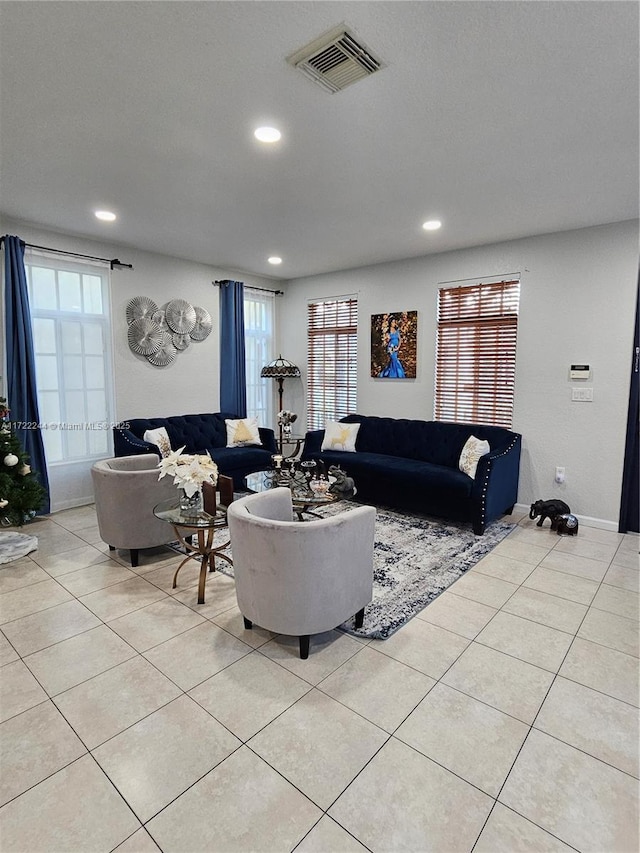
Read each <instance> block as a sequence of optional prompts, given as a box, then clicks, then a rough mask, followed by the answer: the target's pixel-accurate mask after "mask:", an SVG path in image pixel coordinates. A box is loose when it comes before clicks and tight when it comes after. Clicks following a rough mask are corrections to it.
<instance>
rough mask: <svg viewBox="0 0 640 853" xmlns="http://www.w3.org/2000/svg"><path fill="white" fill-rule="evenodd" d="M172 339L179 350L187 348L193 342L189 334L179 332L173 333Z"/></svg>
mask: <svg viewBox="0 0 640 853" xmlns="http://www.w3.org/2000/svg"><path fill="white" fill-rule="evenodd" d="M171 339H172V341H173V345H174V347H175V348H176V349H179V350H185V349H186V348H187V347H188V346H189V345H190V343H191V337H190V336H189V335H179V334H178V333H177V332H174V333H173V335H171Z"/></svg>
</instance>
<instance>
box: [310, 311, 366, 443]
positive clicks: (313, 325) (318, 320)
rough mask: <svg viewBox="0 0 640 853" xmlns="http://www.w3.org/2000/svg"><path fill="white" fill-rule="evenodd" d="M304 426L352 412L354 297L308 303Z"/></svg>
mask: <svg viewBox="0 0 640 853" xmlns="http://www.w3.org/2000/svg"><path fill="white" fill-rule="evenodd" d="M308 336H309V337H308V354H307V369H308V381H307V425H308V428H309V429H322V428H323V427H324V425H325V423H326V421H327V420H337V419H338V418H342V417H344V416H345V415H348V414H351V413H353V412H355V411H356V394H357V382H358V364H357V347H358V300H357V299H352V298H342V299H330V300H326V301H322V302H311V303H309V315H308Z"/></svg>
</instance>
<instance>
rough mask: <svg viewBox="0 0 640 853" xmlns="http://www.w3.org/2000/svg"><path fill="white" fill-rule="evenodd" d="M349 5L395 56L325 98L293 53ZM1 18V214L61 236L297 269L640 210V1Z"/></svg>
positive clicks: (139, 7) (33, 12) (286, 272)
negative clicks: (109, 217)
mask: <svg viewBox="0 0 640 853" xmlns="http://www.w3.org/2000/svg"><path fill="white" fill-rule="evenodd" d="M342 22H345V23H346V24H347V25H348V26H349V27H350V28H351V29H352V30H353V31H354V32H355V34H356V36H357V37H359V39H360V40H361V41H362V42H363V43H364V44H365V45H366V46H367V47H368V48H369V49H370V50H371V51H372V52H374V53H375V54H377V55H379V56H380V58H381V59H382V60H383V62H384V63H385V64H386V67H385V68H383V69H382V70H381V71H379V72H377V73H376V74H374V75H373V76H372V77H370V78H368V79H365V80H363V81H360V82H358V83H356V84H354V85H352V86H350V87H349V88H347V89H345V90H344V91H342V92H339V93H337V94H330V93H328V92H326V91H324V90H323V89H321V88H320V87H319V86H317V85H316V84H314V83H313V82H311V81H310V80H309V79H307V78H306V77H304V76H303V75H302V74H300V73H299V72H297V71H295V70H294V69H292V68H291V67H290V66H289V65H288V64H287V63H286V61H285V59H286V57H287V56H288V55H289V54H291V53H292V52H294V51H295V50H297V49H298V48H300V47H302V46H303V45H305V44H306V43H307V42H309V41H311V40H312V39H314V38H316V37H317V36H319V35H321V34H322V33H324V32H325V31H327V30H329V29H331V28H333V27H334V26H335V25H337V24H340V23H342ZM0 33H1V34H0V39H1V40H0V56H1V62H2V64H1V68H0V70H1V77H0V84H1V88H0V95H1V101H0V144H1V148H0V155H1V161H0V164H1V168H2V174H1V181H2V182H1V185H0V211H1V212H2V213H4V214H6V215H8V216H10V217H15V218H18V219H22V220H26V221H29V222H34V223H38V224H40V225H43V226H46V227H48V228H53V229H56V230H59V231H62V232H70V233H74V234H81V235H87V236H90V237H92V238H99V239H104V240H107V241H109V242H116V243H119V244H124V245H126V246H131V247H137V248H141V249H147V250H151V251H156V252H161V253H164V254H167V255H173V256H176V257H182V258H190V259H192V260H195V261H199V262H202V263H206V264H210V265H213V266H215V267H217V268H222V269H229V270H242V271H246V272H251V273H255V274H259V275H265V274H266V275H274V274H275V275H276V276H277V277H279V278H283V279H289V278H295V277H299V276H303V275H311V274H315V273H321V272H325V271H330V270H337V269H346V268H349V267H354V266H361V265H365V264H372V263H377V262H381V261H387V260H395V259H398V258H406V257H413V256H418V255H423V254H428V253H431V252H441V251H446V250H449V249H457V248H461V247H465V246H473V245H480V244H483V243H491V242H496V241H500V240H506V239H510V238H517V237H521V236H527V235H534V234H541V233H547V232H550V231H559V230H566V229H572V228H580V227H583V226H588V225H594V224H600V223H606V222H615V221H620V220H624V219H631V218H635V217H636V216H637V215H638V4H637V3H636V2H606V0H605V2H596V0H587V2H544V1H542V2H536V0H532V2H521V0H516V2H453V0H450V2H429V0H420V1H419V2H369V0H360V2H349V3H342V2H329V0H322V2H298V0H292V2H275V1H274V2H272V0H263V2H240V0H235V2H62V3H61V2H33V1H32V2H16V3H13V2H1V3H0ZM265 123H267V124H275V125H276V126H278V127H279V128H280V129H281V130H282V134H283V139H282V141H281V143H279V144H278V145H276V146H270V147H265V146H263V145H260V143H258V142H256V141H255V140H254V138H253V136H252V133H253V129H254V128H255V127H256V126H258V125H259V124H265ZM97 207H101V208H105V207H106V208H108V209H111V210H114V211H116V212H117V213H118V220H117V222H116V223H114V224H111V225H106V224H104V223H99V222H98V221H97V220H95V219H94V218H93V216H92V210H93V209H94V208H97ZM430 218H439V219H441V220H442V222H443V227H442V229H441V230H440V231H439V232H435V233H427V232H425V231H423V230H422V227H421V225H422V223H423V222H424V221H425V220H426V219H430ZM272 254H277V255H281V256H282V257H283V259H284V263H283V264H282V266H281V267H279V268H277V269H275V268H273V267H271V266H270V265H269V264H268V263H267V262H266V259H267V257H268V256H269V255H272Z"/></svg>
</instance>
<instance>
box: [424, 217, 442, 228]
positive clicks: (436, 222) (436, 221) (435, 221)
mask: <svg viewBox="0 0 640 853" xmlns="http://www.w3.org/2000/svg"><path fill="white" fill-rule="evenodd" d="M441 225H442V222H440V220H439V219H429V221H428V222H424V223H423V224H422V227H423V228H424V230H425V231H437V230H438V228H440V226H441Z"/></svg>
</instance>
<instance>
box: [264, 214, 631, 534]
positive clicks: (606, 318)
mask: <svg viewBox="0 0 640 853" xmlns="http://www.w3.org/2000/svg"><path fill="white" fill-rule="evenodd" d="M516 272H520V273H521V297H520V298H521V302H520V319H519V327H518V348H517V366H516V393H515V404H514V422H513V429H514V430H516V431H517V432H521V433H522V435H523V453H522V461H521V470H520V489H519V497H518V501H519V503H521V504H525V505H528V504H530V503H531V502H532V501H534V500H536V499H538V498H545V499H547V498H561V499H563V500H565V501H566V502H567V503H568V504H569V505H570V507H571V509H572V511H573V512H575V513H576V514H578V515H580V516H582V517H583V518H585V517H586V518H587V519H589V518H590V519H594V520H595V522H594V523H596V524H602V525H603V526H612V527H614V528H617V520H618V513H619V506H620V489H621V482H622V464H623V456H624V440H625V429H626V418H627V402H628V393H629V380H630V370H631V351H632V343H633V322H634V311H635V294H636V283H637V277H638V223H637V221H630V222H622V223H616V224H613V225H604V226H599V227H596V228H585V229H581V230H578V231H568V232H563V233H557V234H549V235H544V236H541V237H531V238H527V239H522V240H515V241H510V242H507V243H498V244H495V245H489V246H481V247H477V248H473V249H466V250H461V251H456V252H447V253H443V254H440V255H429V256H425V257H421V258H415V259H409V260H404V261H398V262H394V263H388V264H381V265H376V266H372V267H366V268H359V269H354V270H347V271H343V272H338V273H332V274H330V275H322V276H314V277H311V278H306V279H299V280H296V281H292V282H289V283H287V285H286V286H285V289H286V295H285V297H284V298H283V300H282V306H281V316H280V320H281V327H282V329H283V330H284V332H283V335H282V352H283V355H284V356H285V357H286V358H288V359H290V360H291V361H294V362H295V363H296V364H298V365H300V367H301V369H302V370H303V378H302V381H299V380H297V381H295V382H294V381H291V382H289V383H287V384H285V398H286V399H285V406H286V408H289V409H293V410H294V411H296V412H298V413H304V411H305V400H304V393H305V388H306V375H305V372H304V365H305V364H306V346H307V340H306V324H305V323H304V322H302V318H303V317H305V315H306V306H307V302H308V300H310V299H316V298H323V297H330V296H340V295H346V294H351V293H355V294H357V295H358V299H359V323H358V335H359V340H360V341H361V343H360V345H359V347H358V411H359V412H360V413H361V414H370V415H386V416H392V417H406V418H419V419H427V420H431V419H432V418H433V376H434V363H435V334H436V301H437V291H438V286H439V284H442V283H444V282H453V281H458V280H461V279H475V278H486V277H489V276H491V277H492V276H495V277H496V278H502V277H504V276H507V275H510V274H512V273H516ZM404 310H407V311H411V310H417V311H418V324H419V330H418V370H417V378H416V379H415V380H384V379H374V378H372V377H371V376H370V366H369V359H370V315H371V314H380V313H384V312H386V311H393V312H396V311H404ZM572 363H588V364H590V365H591V369H592V379H591V380H590V381H589V382H587V383H582V384H586V385H588V386H589V387H592V388H593V392H594V401H593V403H574V402H571V387H572V385H573V386H576V385H577V384H578V383H575V382H574V383H571V382H570V381H569V379H568V371H569V365H570V364H572ZM303 422H304V420H303ZM557 465H561V466H564V467H565V468H566V482H565V483H564V484H563V485H558V484H556V483H555V482H554V474H555V468H556V466H557Z"/></svg>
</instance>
